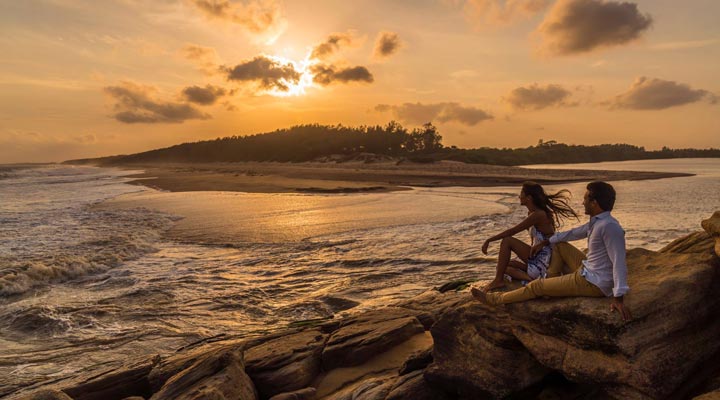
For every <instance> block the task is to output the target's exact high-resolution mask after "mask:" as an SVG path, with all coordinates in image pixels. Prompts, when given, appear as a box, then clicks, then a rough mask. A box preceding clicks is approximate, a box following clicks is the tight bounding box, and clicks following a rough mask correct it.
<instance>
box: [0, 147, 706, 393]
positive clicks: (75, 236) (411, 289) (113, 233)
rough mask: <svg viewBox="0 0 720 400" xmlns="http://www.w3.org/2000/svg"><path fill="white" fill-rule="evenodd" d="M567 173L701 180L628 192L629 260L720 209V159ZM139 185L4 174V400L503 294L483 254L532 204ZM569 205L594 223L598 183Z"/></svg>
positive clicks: (0, 366)
mask: <svg viewBox="0 0 720 400" xmlns="http://www.w3.org/2000/svg"><path fill="white" fill-rule="evenodd" d="M544 167H550V166H544ZM552 167H561V168H575V169H578V168H584V169H622V170H635V171H672V172H690V173H695V174H697V175H696V176H693V177H684V178H671V179H659V180H649V181H621V182H615V183H613V184H614V186H615V187H616V189H617V192H618V202H617V204H616V210H615V211H614V212H613V214H614V215H615V216H616V217H617V218H618V219H619V220H620V222H621V224H622V225H623V227H624V228H625V230H626V236H627V242H628V247H645V248H648V249H654V250H656V249H659V248H661V247H663V246H664V245H666V244H668V243H669V242H670V241H672V240H673V239H675V238H678V237H680V236H682V235H684V234H687V233H689V232H693V231H696V230H699V229H700V227H699V222H700V220H701V219H704V218H707V217H709V216H710V215H711V214H712V213H713V212H714V211H716V210H720V195H718V193H720V160H719V159H678V160H651V161H630V162H616V163H596V164H575V165H562V166H557V165H556V166H552ZM530 168H532V166H530ZM127 174H129V172H128V171H120V170H113V169H101V168H94V167H71V166H63V165H32V166H0V349H2V352H0V397H2V396H4V395H8V394H11V393H13V392H16V391H17V390H19V389H23V388H24V389H28V388H32V387H36V386H37V385H40V384H43V383H47V382H52V381H56V380H58V379H63V378H65V377H69V376H74V375H77V374H79V373H81V372H83V371H90V370H93V371H94V370H101V369H105V368H114V367H117V366H119V365H121V364H123V363H124V362H127V361H129V360H130V359H134V358H137V357H146V356H151V355H154V354H165V353H169V352H172V351H173V350H174V349H176V348H178V347H181V346H183V345H185V344H188V343H190V342H194V341H197V340H200V339H203V338H208V337H212V336H217V335H250V334H254V333H259V332H267V331H270V330H274V329H279V328H282V327H285V326H287V324H288V323H290V322H292V321H297V320H303V319H310V318H323V317H330V316H332V315H338V314H343V313H352V312H356V311H359V310H362V309H367V308H372V307H376V306H378V305H383V304H387V303H389V302H392V301H395V300H399V299H403V298H407V297H411V296H413V295H415V294H418V293H420V292H422V291H424V290H427V289H428V288H432V287H435V286H438V285H439V284H442V283H444V282H447V281H450V280H453V279H458V278H471V277H474V278H478V279H481V278H483V279H486V278H489V277H490V276H492V274H493V269H494V257H495V255H496V251H497V243H496V244H494V245H493V246H491V253H490V254H489V255H488V256H485V255H483V254H482V253H481V252H480V246H481V244H482V242H483V241H484V240H485V238H487V237H488V236H490V235H492V234H494V233H497V232H498V231H501V230H503V229H505V228H506V227H509V226H511V225H512V224H514V223H516V222H519V221H520V220H521V219H522V218H523V215H524V213H525V209H524V208H522V207H521V206H520V205H519V204H518V200H517V192H518V190H519V188H517V187H493V188H434V189H427V188H422V189H413V190H409V191H400V192H393V193H373V194H334V195H310V194H257V193H255V194H247V193H223V192H194V193H164V192H158V191H155V190H152V189H147V188H144V187H139V186H132V185H128V184H126V183H125V182H126V181H128V179H126V178H124V176H125V175H127ZM560 188H567V189H570V190H571V191H572V193H573V195H574V197H573V201H572V204H573V205H574V206H575V208H576V210H582V207H581V205H580V203H581V201H582V194H583V192H584V184H579V183H578V184H567V185H556V186H548V187H547V189H548V190H550V191H554V190H558V189H560ZM584 221H586V217H581V222H584ZM577 223H578V222H575V221H568V226H573V225H575V224H577ZM523 237H526V236H523ZM583 245H584V244H583V243H578V247H581V248H582V247H583Z"/></svg>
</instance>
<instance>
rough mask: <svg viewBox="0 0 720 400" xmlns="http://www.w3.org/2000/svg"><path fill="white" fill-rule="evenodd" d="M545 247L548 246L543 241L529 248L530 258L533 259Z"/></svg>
mask: <svg viewBox="0 0 720 400" xmlns="http://www.w3.org/2000/svg"><path fill="white" fill-rule="evenodd" d="M547 245H548V241H547V240H543V241H542V242H539V243H538V244H536V245H535V246H533V247H531V248H530V257H533V256H534V255H535V254H537V253H539V252H540V251H541V250H542V249H543V247H545V246H547Z"/></svg>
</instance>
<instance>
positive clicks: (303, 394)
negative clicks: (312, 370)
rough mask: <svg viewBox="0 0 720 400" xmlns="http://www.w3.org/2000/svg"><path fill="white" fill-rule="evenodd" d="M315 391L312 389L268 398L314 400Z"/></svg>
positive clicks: (272, 399)
mask: <svg viewBox="0 0 720 400" xmlns="http://www.w3.org/2000/svg"><path fill="white" fill-rule="evenodd" d="M316 392H317V391H316V390H315V388H313V387H307V388H305V389H300V390H296V391H294V392H286V393H280V394H278V395H275V396H273V397H271V398H270V400H315V394H316Z"/></svg>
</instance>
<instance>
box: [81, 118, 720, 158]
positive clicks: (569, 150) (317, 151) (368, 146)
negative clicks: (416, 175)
mask: <svg viewBox="0 0 720 400" xmlns="http://www.w3.org/2000/svg"><path fill="white" fill-rule="evenodd" d="M357 153H374V154H382V155H386V156H391V157H398V158H407V159H409V160H410V161H415V162H433V161H439V160H454V161H463V162H466V163H482V164H497V165H524V164H551V163H552V164H560V163H580V162H599V161H622V160H643V159H660V158H690V157H720V149H703V150H697V149H669V148H667V147H663V149H662V150H655V151H646V150H645V148H644V147H639V146H633V145H629V144H601V145H596V146H577V145H567V144H564V143H557V142H555V141H552V140H551V141H547V142H544V141H543V140H542V139H541V140H540V141H539V142H538V143H537V145H535V146H530V147H526V148H516V149H510V148H503V149H497V148H489V147H482V148H477V149H459V148H456V147H455V146H452V147H445V146H443V144H442V136H440V133H439V132H438V130H437V128H436V127H435V126H433V125H432V124H430V123H427V124H425V125H423V126H422V127H421V128H415V129H413V130H408V129H406V128H404V127H403V126H402V125H400V124H399V123H397V122H395V121H391V122H390V123H388V124H387V125H385V126H380V125H375V126H359V127H348V126H343V125H332V126H328V125H319V124H312V125H298V126H293V127H291V128H289V129H279V130H276V131H274V132H269V133H261V134H255V135H249V136H230V137H225V138H217V139H215V140H206V141H201V142H195V143H183V144H179V145H175V146H172V147H168V148H164V149H158V150H151V151H146V152H143V153H137V154H131V155H122V156H113V157H104V158H98V159H85V160H74V161H70V162H72V163H82V162H100V163H104V164H115V163H118V164H119V163H136V162H137V163H141V162H241V161H276V162H303V161H313V160H317V159H321V158H323V157H328V156H332V155H346V156H351V155H353V154H357Z"/></svg>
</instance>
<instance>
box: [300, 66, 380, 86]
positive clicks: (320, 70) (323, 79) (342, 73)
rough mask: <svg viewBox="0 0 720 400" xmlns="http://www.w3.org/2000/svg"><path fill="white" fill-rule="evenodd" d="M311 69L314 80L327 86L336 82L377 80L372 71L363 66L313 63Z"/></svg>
mask: <svg viewBox="0 0 720 400" xmlns="http://www.w3.org/2000/svg"><path fill="white" fill-rule="evenodd" d="M310 71H311V72H312V73H313V82H315V83H317V84H319V85H323V86H327V85H330V84H333V83H335V82H340V83H349V82H365V83H372V82H373V81H374V80H375V78H374V77H373V75H372V74H371V73H370V71H368V69H367V68H365V67H362V66H357V67H347V68H342V67H340V68H338V67H335V66H333V65H313V66H312V67H311V68H310Z"/></svg>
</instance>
